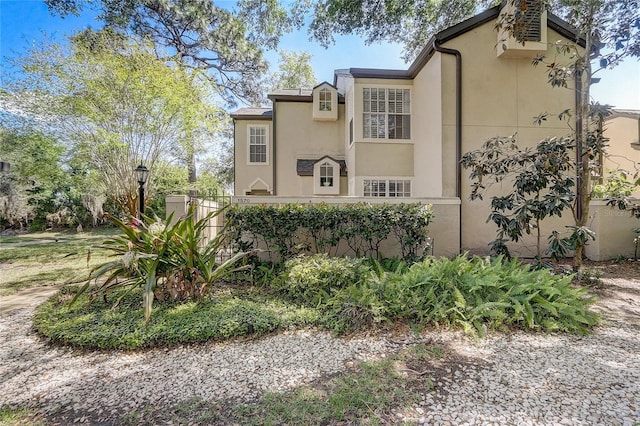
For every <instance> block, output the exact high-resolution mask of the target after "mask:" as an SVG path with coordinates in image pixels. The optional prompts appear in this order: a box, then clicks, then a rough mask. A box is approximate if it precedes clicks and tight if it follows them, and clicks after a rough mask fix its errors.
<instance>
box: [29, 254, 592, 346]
mask: <svg viewBox="0 0 640 426" xmlns="http://www.w3.org/2000/svg"><path fill="white" fill-rule="evenodd" d="M392 264H393V263H392ZM395 266H396V269H395V270H394V271H387V270H385V269H384V268H383V267H382V265H381V264H379V263H377V262H373V263H371V262H366V261H364V260H361V259H344V258H330V257H328V256H326V255H322V254H321V255H314V256H303V257H300V258H297V259H293V260H291V261H288V262H286V264H285V265H284V267H283V268H282V270H281V271H280V272H279V273H277V274H273V275H270V277H271V280H269V282H270V284H269V285H268V286H266V287H258V286H247V285H246V283H245V284H244V285H238V284H234V285H229V284H227V285H218V286H216V287H215V288H214V289H213V290H212V291H210V292H209V293H207V295H206V297H202V298H200V299H190V300H181V301H174V300H165V301H163V302H160V303H158V304H157V307H156V309H155V310H154V315H153V316H151V317H150V319H148V320H147V319H146V318H145V315H144V313H143V310H142V309H140V306H141V299H142V295H143V293H144V289H143V288H141V287H140V286H138V287H137V288H135V289H134V290H133V291H132V290H129V289H127V288H116V289H113V290H112V291H111V292H110V293H108V299H107V300H103V299H102V298H91V297H90V296H89V295H88V294H84V293H82V292H80V291H79V290H78V289H77V288H75V289H65V290H64V291H63V292H61V293H60V294H58V295H56V296H55V297H53V298H52V299H50V301H49V302H48V303H46V304H44V305H42V306H41V307H40V308H39V309H38V311H37V313H36V315H35V317H34V323H35V325H36V328H37V329H38V330H39V331H40V333H42V334H43V335H45V336H47V337H48V338H50V339H51V340H52V341H56V342H59V343H63V344H70V345H76V346H84V347H95V348H127V349H132V348H141V347H152V346H157V345H166V344H177V343H183V342H203V341H207V340H211V339H213V340H223V339H226V338H230V337H236V336H241V335H244V334H253V335H259V334H264V333H267V332H271V331H274V330H278V329H283V328H289V327H296V326H321V327H324V328H327V329H329V330H332V331H334V332H336V333H338V334H342V333H345V332H352V331H355V330H361V329H364V328H367V327H372V326H376V325H387V326H395V325H396V324H410V325H412V327H414V329H422V328H425V327H446V328H457V329H462V330H464V332H465V333H468V334H470V335H472V336H482V335H484V334H485V333H486V332H487V330H491V329H496V330H509V329H522V330H529V331H544V332H555V331H560V332H570V333H580V334H586V333H588V332H589V329H590V328H591V327H592V326H594V325H596V324H597V323H598V321H599V317H598V315H597V314H596V313H594V312H592V311H590V310H589V306H590V305H591V304H592V303H593V302H594V299H593V297H589V296H588V294H587V290H586V289H584V288H581V287H576V286H574V285H572V284H571V279H572V277H571V276H559V275H553V274H552V273H551V272H550V271H548V270H539V269H531V268H530V266H528V265H523V264H520V263H518V262H517V261H516V260H511V261H506V260H504V259H502V258H500V257H498V258H495V259H488V258H480V257H473V258H468V257H466V256H463V255H461V256H458V257H456V258H454V259H446V258H441V259H436V258H428V259H426V260H425V261H423V262H420V263H416V264H414V265H412V266H411V267H408V268H407V267H404V266H403V265H401V264H399V265H395ZM78 297H79V298H80V299H79V300H78V301H77V303H70V301H71V300H72V299H75V298H78ZM114 301H117V303H114ZM89 302H90V303H89Z"/></svg>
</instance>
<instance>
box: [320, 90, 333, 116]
mask: <svg viewBox="0 0 640 426" xmlns="http://www.w3.org/2000/svg"><path fill="white" fill-rule="evenodd" d="M318 95H319V99H318V106H319V108H320V111H331V91H330V90H329V89H320V92H319V93H318Z"/></svg>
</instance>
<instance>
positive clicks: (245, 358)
mask: <svg viewBox="0 0 640 426" xmlns="http://www.w3.org/2000/svg"><path fill="white" fill-rule="evenodd" d="M604 281H605V285H604V286H603V288H602V289H601V290H600V293H601V296H602V300H601V301H600V302H599V303H598V307H597V308H598V309H599V310H601V311H602V312H603V313H604V316H605V319H604V321H603V325H602V326H600V327H598V328H597V329H596V330H595V331H594V333H593V334H592V335H590V336H586V337H580V336H567V335H542V334H525V333H516V334H510V335H505V334H493V335H491V336H489V337H488V338H485V339H482V340H480V341H478V342H473V341H471V340H469V339H467V338H465V337H463V336H461V335H460V333H453V332H443V333H431V334H426V335H423V336H420V337H418V338H414V337H411V336H405V337H401V339H403V340H404V342H405V343H411V342H413V341H416V339H417V340H420V341H422V340H424V339H429V340H431V341H435V342H438V343H442V344H446V345H447V346H448V347H450V348H453V349H454V350H455V351H456V352H457V355H458V356H459V358H460V359H465V360H467V362H464V363H460V364H459V365H457V366H454V368H451V370H450V372H449V373H450V374H445V375H442V376H441V377H439V378H437V380H436V383H435V387H434V389H433V390H429V391H425V393H424V396H423V398H422V403H420V404H418V405H416V406H414V407H410V408H409V409H407V408H406V407H405V408H403V409H402V410H399V411H398V417H397V418H398V422H397V423H402V421H407V422H410V423H426V424H455V425H457V424H469V425H471V424H482V425H485V424H505V425H512V424H535V425H538V424H566V425H593V424H606V425H615V424H620V425H635V424H638V423H639V422H640V280H636V279H634V280H604ZM32 314H33V308H32V307H29V308H23V309H18V310H14V311H12V312H8V313H4V314H2V315H0V342H2V343H1V345H0V406H10V407H17V406H27V407H31V408H33V409H35V410H37V411H39V412H41V413H43V414H44V415H45V417H46V418H49V419H58V420H59V423H62V424H65V423H66V422H72V421H77V422H86V423H92V424H118V421H119V420H118V419H120V418H122V416H123V415H125V414H126V413H128V412H131V411H132V410H144V408H145V407H146V406H148V405H153V406H156V407H158V406H163V405H165V404H167V403H169V402H171V403H176V402H180V401H187V400H190V399H193V398H202V399H204V400H208V401H224V400H238V401H251V400H255V399H256V398H257V397H258V396H260V395H261V394H262V393H264V392H265V391H285V390H288V389H292V388H294V387H297V386H300V385H302V384H305V383H309V382H311V381H313V380H314V379H317V378H320V377H323V376H325V375H328V374H332V373H335V372H337V371H340V370H343V369H344V368H345V367H346V365H347V364H349V362H351V361H353V360H359V359H372V358H377V357H380V356H382V355H383V354H384V353H387V352H390V351H393V350H397V349H398V347H399V345H398V342H397V341H398V336H385V335H379V336H376V337H356V338H348V339H338V338H334V337H332V336H331V335H329V334H327V333H323V332H318V331H296V332H286V333H281V334H278V335H273V336H268V337H265V338H261V339H258V340H255V341H246V342H234V343H230V344H215V343H211V344H203V345H197V346H189V347H177V348H171V349H158V350H150V351H139V352H88V353H87V352H74V351H72V350H69V349H61V348H53V347H50V346H48V345H47V344H46V343H44V342H43V341H42V340H41V339H39V338H38V336H37V335H35V334H34V333H33V332H32V331H31V330H30V322H31V321H30V318H31V315H32ZM52 423H53V424H55V423H56V422H52Z"/></svg>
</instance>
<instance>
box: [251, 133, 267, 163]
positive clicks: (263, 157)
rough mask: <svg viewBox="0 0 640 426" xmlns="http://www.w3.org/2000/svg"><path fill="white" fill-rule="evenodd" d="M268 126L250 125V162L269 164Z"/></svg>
mask: <svg viewBox="0 0 640 426" xmlns="http://www.w3.org/2000/svg"><path fill="white" fill-rule="evenodd" d="M267 162H268V137H267V126H249V164H267Z"/></svg>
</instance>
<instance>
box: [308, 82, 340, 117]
mask: <svg viewBox="0 0 640 426" xmlns="http://www.w3.org/2000/svg"><path fill="white" fill-rule="evenodd" d="M313 119H314V120H316V121H336V120H337V119H338V89H336V88H335V86H333V85H331V84H329V83H327V82H326V81H325V82H324V83H320V84H318V85H317V86H316V87H314V88H313Z"/></svg>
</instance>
